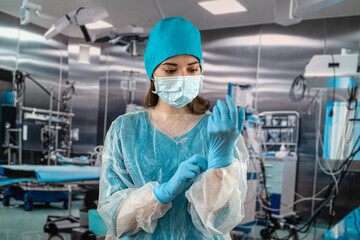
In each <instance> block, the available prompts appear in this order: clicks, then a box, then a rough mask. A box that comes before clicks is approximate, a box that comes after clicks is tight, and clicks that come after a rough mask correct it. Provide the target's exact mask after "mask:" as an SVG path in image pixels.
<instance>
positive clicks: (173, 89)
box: [153, 75, 204, 108]
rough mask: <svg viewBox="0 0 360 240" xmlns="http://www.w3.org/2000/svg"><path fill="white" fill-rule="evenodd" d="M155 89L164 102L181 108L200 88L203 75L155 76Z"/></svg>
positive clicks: (197, 93)
mask: <svg viewBox="0 0 360 240" xmlns="http://www.w3.org/2000/svg"><path fill="white" fill-rule="evenodd" d="M154 78H155V82H154V83H155V91H153V93H155V94H157V95H158V96H159V97H160V98H161V99H162V100H163V101H164V102H165V103H167V104H169V105H171V106H173V107H176V108H182V107H184V106H185V105H187V104H188V103H190V102H191V101H192V100H193V99H194V98H195V97H196V96H197V95H199V92H200V91H201V89H202V86H203V80H204V75H194V76H193V75H191V76H175V77H156V76H155V75H154Z"/></svg>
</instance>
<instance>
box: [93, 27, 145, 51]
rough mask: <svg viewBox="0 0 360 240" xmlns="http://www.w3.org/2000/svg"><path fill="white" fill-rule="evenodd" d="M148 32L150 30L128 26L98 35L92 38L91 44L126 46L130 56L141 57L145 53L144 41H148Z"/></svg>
mask: <svg viewBox="0 0 360 240" xmlns="http://www.w3.org/2000/svg"><path fill="white" fill-rule="evenodd" d="M149 32H150V28H143V27H135V26H131V25H128V26H124V27H121V28H113V29H110V30H107V31H104V32H101V33H98V34H96V35H95V36H94V37H93V42H94V43H104V42H108V43H110V44H114V45H119V46H122V47H124V46H127V48H126V51H127V52H128V53H129V54H130V55H131V56H141V55H143V53H144V51H145V46H146V41H145V40H147V39H148V36H149Z"/></svg>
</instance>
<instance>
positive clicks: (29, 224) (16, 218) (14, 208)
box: [0, 196, 326, 240]
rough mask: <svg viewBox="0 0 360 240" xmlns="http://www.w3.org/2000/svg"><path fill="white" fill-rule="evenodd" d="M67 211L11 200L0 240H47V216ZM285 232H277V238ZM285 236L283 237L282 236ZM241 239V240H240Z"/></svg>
mask: <svg viewBox="0 0 360 240" xmlns="http://www.w3.org/2000/svg"><path fill="white" fill-rule="evenodd" d="M81 205H82V199H81V197H79V196H78V197H77V198H76V200H74V201H73V205H72V210H71V213H72V215H73V216H77V217H78V216H79V208H80V206H81ZM67 214H68V211H67V210H65V209H64V208H63V203H52V204H51V205H50V206H45V205H44V204H36V205H35V206H34V209H33V210H32V211H25V210H24V208H23V202H21V201H15V200H13V199H11V202H10V206H3V204H2V203H0V240H47V239H48V235H47V234H46V233H44V232H43V227H44V224H45V222H46V218H47V216H48V215H56V216H66V215H67ZM263 228H264V227H263V226H255V227H254V228H253V231H252V233H249V234H248V235H247V236H246V237H244V236H243V235H242V234H239V236H238V237H237V238H236V239H242V240H244V239H248V240H251V239H258V240H259V239H261V237H260V231H261V230H262V229H263ZM325 231H326V228H325V227H323V226H320V225H317V226H316V228H313V229H312V231H311V232H310V233H309V234H308V235H306V236H305V234H300V235H299V239H303V240H314V239H318V238H319V237H320V236H321V235H322V234H323V233H324V232H325ZM282 234H283V235H284V234H285V232H283V233H281V232H279V233H278V235H279V237H280V236H281V235H282ZM61 236H62V237H63V238H64V239H65V240H70V234H64V233H62V234H61ZM284 236H285V235H284ZM241 237H243V238H241Z"/></svg>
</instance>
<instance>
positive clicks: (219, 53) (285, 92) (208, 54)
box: [98, 16, 360, 222]
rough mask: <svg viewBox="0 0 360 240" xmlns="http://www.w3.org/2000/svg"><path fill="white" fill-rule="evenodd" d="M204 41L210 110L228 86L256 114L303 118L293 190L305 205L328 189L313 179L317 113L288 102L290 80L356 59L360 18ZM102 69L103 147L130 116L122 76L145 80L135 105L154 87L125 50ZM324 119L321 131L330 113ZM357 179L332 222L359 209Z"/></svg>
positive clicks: (302, 209)
mask: <svg viewBox="0 0 360 240" xmlns="http://www.w3.org/2000/svg"><path fill="white" fill-rule="evenodd" d="M201 35H202V42H203V60H204V62H203V69H204V75H205V80H204V88H203V90H202V93H201V94H202V95H203V96H205V97H206V98H207V99H209V100H210V101H211V105H212V106H213V105H214V104H215V103H216V100H217V99H218V98H221V99H224V98H225V95H226V93H227V84H228V83H229V82H233V83H239V84H251V85H252V86H253V91H254V95H257V109H258V111H259V112H263V111H298V112H299V113H300V114H301V120H300V123H301V126H300V139H299V150H298V168H297V184H296V189H295V190H296V192H297V193H299V194H301V195H302V196H304V197H310V196H312V193H313V187H314V182H316V185H315V190H316V192H318V191H319V190H321V189H322V188H323V187H324V186H326V185H327V184H328V183H329V180H330V178H329V176H327V175H325V174H323V173H322V172H321V171H320V170H319V171H317V174H315V175H316V178H317V179H316V181H314V171H315V153H316V150H315V146H316V144H315V124H316V114H317V108H314V109H313V110H312V111H311V112H310V114H307V113H301V111H302V109H305V108H306V106H307V105H308V103H309V100H308V99H304V100H303V101H302V102H301V103H294V102H292V101H291V100H290V98H289V90H290V87H291V84H292V81H293V79H294V78H295V77H296V76H297V75H299V74H301V73H303V72H304V68H305V65H306V63H307V62H308V61H309V60H310V58H311V57H312V56H313V55H315V54H340V50H341V48H347V49H350V50H351V51H353V52H357V51H358V49H359V40H360V17H359V16H356V17H343V18H333V19H320V20H308V21H302V22H301V23H299V24H296V25H293V26H289V27H282V26H278V25H275V24H265V25H256V26H247V27H237V28H228V29H216V30H207V31H201ZM101 65H102V73H101V74H100V75H101V76H100V85H101V86H102V87H100V95H101V96H100V104H99V112H100V114H99V120H98V129H99V131H98V143H100V142H101V140H102V139H103V138H104V136H105V135H104V134H105V131H104V126H106V128H108V127H109V125H110V124H111V122H112V121H113V120H114V119H115V118H116V117H117V116H118V115H119V114H123V113H124V112H125V100H124V94H123V92H122V90H121V87H120V85H121V81H123V80H124V77H122V76H123V75H122V74H123V71H130V70H133V71H139V72H140V74H141V76H140V77H139V78H138V79H137V89H136V92H135V103H137V104H141V103H142V100H143V98H144V96H145V94H146V91H147V89H148V87H149V80H148V78H147V77H146V75H145V71H144V65H143V58H136V57H135V58H134V57H130V56H129V55H128V54H127V53H126V52H125V48H121V47H116V46H104V47H103V48H102V61H101ZM104 66H106V67H104ZM106 69H108V71H106ZM106 83H107V84H106ZM106 85H107V86H108V88H106ZM106 89H107V90H106ZM106 91H108V92H106ZM315 93H316V91H315V90H311V92H310V95H313V94H315ZM322 94H324V97H323V98H322V106H325V104H326V102H327V101H331V100H332V91H324V92H323V93H322ZM346 94H347V93H346V91H342V90H337V91H336V96H335V100H341V101H344V99H346ZM106 96H107V97H108V98H107V103H108V104H107V105H106ZM105 112H107V114H105ZM321 112H322V123H321V125H322V126H323V125H324V114H325V107H323V108H322V110H321ZM105 116H106V123H105ZM321 132H322V130H321ZM321 154H322V153H321V152H319V155H320V156H321ZM359 171H360V164H359V163H358V162H353V164H352V166H351V168H350V170H349V172H348V173H347V174H346V176H345V177H344V180H343V183H342V185H341V190H340V193H339V197H338V198H337V200H336V204H335V211H336V215H335V217H334V221H337V220H339V219H341V218H343V217H344V216H345V215H346V214H347V213H348V212H349V211H351V210H352V209H353V208H355V207H357V205H358V203H359V202H360V196H359V195H357V194H353V193H352V191H353V187H352V186H354V185H356V183H357V182H359V181H360V174H359ZM316 206H317V205H315V207H316ZM311 207H312V205H311V201H307V202H302V203H299V204H298V205H296V208H295V210H296V211H297V212H298V213H299V215H301V216H305V217H307V216H310V214H311V210H310V209H311ZM321 219H322V220H324V221H325V222H327V221H328V219H329V214H328V213H327V211H326V210H325V211H324V212H323V213H322V214H321Z"/></svg>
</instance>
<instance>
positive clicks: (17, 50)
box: [0, 13, 68, 163]
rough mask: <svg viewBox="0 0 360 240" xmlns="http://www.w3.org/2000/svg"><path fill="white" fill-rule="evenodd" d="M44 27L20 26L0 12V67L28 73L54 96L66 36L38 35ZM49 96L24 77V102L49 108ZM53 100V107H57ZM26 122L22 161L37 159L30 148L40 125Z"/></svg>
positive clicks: (62, 72)
mask: <svg viewBox="0 0 360 240" xmlns="http://www.w3.org/2000/svg"><path fill="white" fill-rule="evenodd" d="M44 32H45V29H43V28H40V27H37V26H34V25H32V24H29V25H26V26H21V25H20V23H19V19H18V18H14V17H11V16H8V15H6V14H3V13H0V68H1V67H3V68H9V69H11V70H12V71H14V70H15V69H19V70H21V71H24V72H27V73H29V74H30V75H31V76H32V77H33V78H34V79H35V80H37V81H38V82H39V83H40V84H42V85H44V86H45V87H46V88H48V89H50V87H53V92H54V97H56V98H57V97H58V93H59V86H62V85H64V83H65V82H66V80H67V77H68V68H67V66H68V54H67V37H64V36H61V35H60V36H57V37H56V38H55V39H52V40H46V39H45V38H44V37H43V36H42V35H43V34H44ZM49 103H50V101H49V96H48V95H47V94H46V93H45V92H44V91H43V90H42V89H40V88H39V87H38V86H37V85H35V84H34V83H33V82H32V81H30V80H29V79H26V89H25V93H24V106H26V107H35V108H45V109H48V108H49ZM57 107H58V105H57V102H55V101H54V103H53V109H54V110H57ZM24 124H25V125H29V133H28V137H29V138H28V140H27V141H24V142H23V144H24V145H23V147H24V150H25V153H24V161H23V162H24V163H38V162H39V159H34V157H33V153H32V151H33V150H35V151H39V150H41V141H40V129H41V125H38V124H34V123H31V122H27V121H26V122H24Z"/></svg>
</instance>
